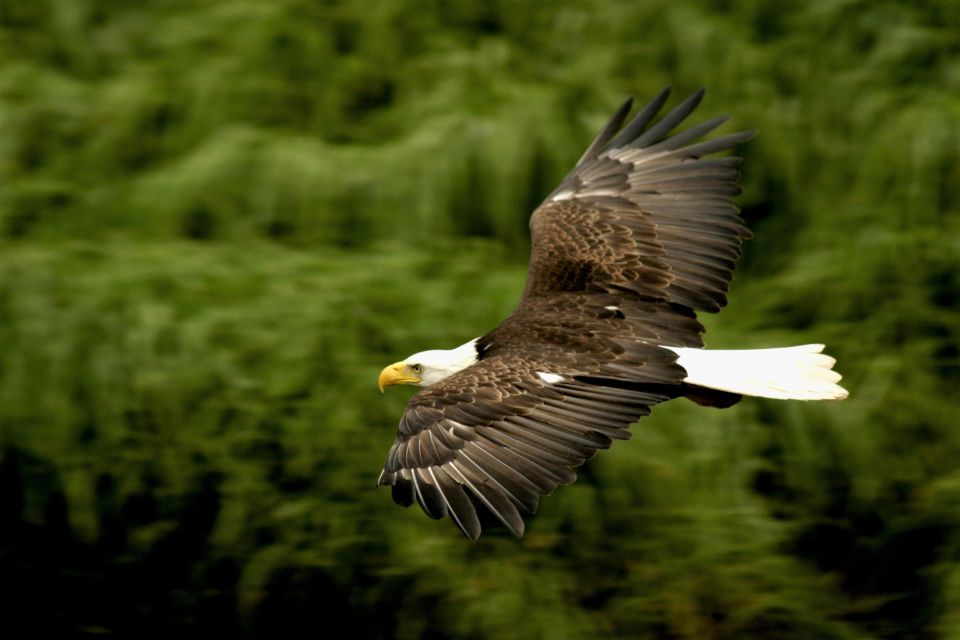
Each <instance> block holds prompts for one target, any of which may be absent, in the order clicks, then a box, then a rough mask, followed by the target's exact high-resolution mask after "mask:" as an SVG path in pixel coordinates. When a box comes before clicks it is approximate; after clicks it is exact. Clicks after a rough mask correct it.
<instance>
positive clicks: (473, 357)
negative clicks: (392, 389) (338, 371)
mask: <svg viewBox="0 0 960 640" xmlns="http://www.w3.org/2000/svg"><path fill="white" fill-rule="evenodd" d="M477 340H479V338H474V339H473V340H471V341H470V342H466V343H464V344H462V345H460V346H459V347H457V348H456V349H432V350H430V351H421V352H420V353H415V354H413V355H412V356H410V357H408V358H406V359H405V360H402V361H400V362H395V363H393V364H392V365H390V366H389V367H387V368H385V369H384V370H383V371H381V372H380V390H381V391H383V388H384V387H388V386H390V385H393V384H412V385H416V386H418V387H428V386H430V385H432V384H436V383H438V382H440V381H441V380H443V379H445V378H449V377H450V376H452V375H453V374H455V373H456V372H458V371H462V370H463V369H466V368H467V367H469V366H470V365H472V364H473V363H474V362H476V361H477V347H476V344H477Z"/></svg>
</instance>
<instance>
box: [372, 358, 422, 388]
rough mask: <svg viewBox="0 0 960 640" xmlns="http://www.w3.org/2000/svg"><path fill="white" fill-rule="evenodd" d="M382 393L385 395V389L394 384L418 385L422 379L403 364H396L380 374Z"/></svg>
mask: <svg viewBox="0 0 960 640" xmlns="http://www.w3.org/2000/svg"><path fill="white" fill-rule="evenodd" d="M378 382H379V383H380V392H381V393H383V388H384V387H389V386H390V385H392V384H417V383H418V382H420V378H419V377H418V376H417V374H415V373H414V372H413V370H412V369H410V367H409V366H407V364H406V363H403V362H394V363H393V364H392V365H390V366H389V367H386V368H384V370H383V371H381V372H380V379H379V381H378Z"/></svg>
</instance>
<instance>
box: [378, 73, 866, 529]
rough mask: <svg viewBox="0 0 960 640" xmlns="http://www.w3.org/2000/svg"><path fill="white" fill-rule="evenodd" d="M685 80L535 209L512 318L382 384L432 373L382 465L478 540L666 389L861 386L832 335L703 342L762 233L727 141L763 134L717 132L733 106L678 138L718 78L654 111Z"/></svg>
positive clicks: (406, 498) (416, 361) (716, 395)
mask: <svg viewBox="0 0 960 640" xmlns="http://www.w3.org/2000/svg"><path fill="white" fill-rule="evenodd" d="M668 94H669V89H664V90H663V91H661V92H660V94H658V95H657V96H656V97H655V98H654V99H653V100H652V101H651V102H650V103H649V104H648V105H647V106H645V107H644V108H643V109H641V110H640V111H639V112H638V113H637V115H636V116H634V118H633V119H632V120H631V121H630V122H629V123H628V124H626V126H622V125H623V123H624V120H625V119H626V116H627V114H628V113H629V111H630V106H631V101H630V100H628V101H627V102H626V103H625V104H624V105H623V106H622V107H621V108H620V109H619V110H618V111H617V112H616V114H614V116H613V118H611V120H610V121H609V122H608V124H607V125H606V127H604V129H603V130H602V131H601V132H600V134H599V135H598V136H597V138H596V139H595V140H594V141H593V143H591V145H590V146H589V147H588V148H587V150H586V152H584V154H583V156H582V157H581V158H580V160H579V161H578V163H577V164H576V166H575V167H574V169H573V170H572V171H571V172H570V174H569V175H568V176H567V177H566V178H565V179H564V180H563V181H562V182H561V183H560V185H559V186H558V187H557V189H555V190H554V192H553V193H552V194H550V195H549V196H548V197H547V199H546V200H545V201H544V203H543V204H542V205H540V207H538V208H537V210H536V211H535V212H534V213H533V215H532V216H531V219H530V229H531V237H532V247H531V256H530V267H529V271H528V274H527V281H526V285H525V287H524V290H523V294H522V296H521V298H520V301H519V303H518V304H517V307H516V309H515V310H514V311H513V313H512V314H511V315H510V316H508V317H507V318H506V319H504V321H503V322H502V323H501V324H500V325H499V326H498V327H497V328H495V329H493V330H492V331H490V332H489V333H487V334H486V335H484V336H481V337H479V338H475V339H473V340H470V341H469V342H466V343H464V344H463V345H461V346H460V347H457V348H455V349H450V350H439V349H438V350H431V351H425V352H421V353H418V354H414V355H412V356H410V357H408V358H406V359H405V360H403V361H401V362H398V363H395V364H393V365H390V366H389V367H387V368H385V369H384V370H383V372H382V373H381V374H380V387H381V390H382V389H383V387H385V386H388V385H392V384H411V385H416V386H419V387H421V388H422V390H421V391H420V392H419V393H417V394H416V395H415V396H413V397H412V398H411V400H410V402H409V404H408V405H407V408H406V410H405V412H404V414H403V416H402V417H401V419H400V425H399V429H398V433H397V437H396V440H395V442H394V444H393V446H392V447H391V449H390V452H389V454H388V456H387V461H386V463H385V465H384V469H383V472H382V473H381V475H380V480H379V484H380V485H384V486H390V487H392V491H393V498H394V500H395V501H396V502H397V503H399V504H401V505H403V506H409V505H411V504H413V503H414V502H416V503H418V504H419V505H420V507H421V508H422V509H423V510H424V512H426V514H427V515H428V516H430V517H433V518H442V517H444V516H449V517H450V518H451V519H452V520H453V521H454V522H455V523H456V524H457V526H458V527H459V528H460V529H461V531H463V533H464V534H465V535H466V536H467V537H468V538H470V539H476V538H477V537H478V536H479V535H480V533H481V530H482V527H483V524H485V523H487V522H499V523H501V524H503V525H504V526H506V527H507V528H508V529H509V530H510V531H511V532H513V533H514V534H515V535H517V536H520V535H522V534H523V531H524V526H525V525H524V520H523V515H522V514H524V513H528V514H532V513H534V512H535V511H536V509H537V506H538V504H539V499H540V497H541V496H544V495H547V494H549V493H551V492H553V491H554V490H555V489H556V487H557V486H558V485H561V484H569V483H571V482H573V481H574V480H575V479H576V475H575V473H574V471H573V469H574V468H576V467H577V466H579V465H581V464H583V463H584V462H585V461H586V460H588V459H590V458H592V457H593V456H594V455H595V454H596V452H597V451H598V450H599V449H605V448H608V447H609V446H610V445H611V443H612V441H613V440H626V439H628V438H629V437H630V431H629V427H630V425H631V424H633V423H634V422H636V421H637V420H638V419H639V418H641V417H643V416H646V415H648V414H649V413H650V411H651V408H652V407H653V406H655V405H656V404H658V403H660V402H664V401H666V400H670V399H672V398H677V397H687V398H689V399H691V400H693V401H695V402H697V403H698V404H703V405H707V406H714V407H727V406H730V405H732V404H735V403H736V402H737V401H738V400H739V399H740V398H741V396H742V395H753V396H760V397H768V398H778V399H804V400H818V399H841V398H844V397H846V395H847V392H846V391H845V390H844V389H843V388H842V387H840V386H838V385H837V384H836V383H837V382H838V381H839V380H840V375H839V374H837V373H836V372H834V371H832V367H833V364H834V360H833V358H831V357H829V356H827V355H825V354H823V353H821V351H822V349H823V345H802V346H798V347H786V348H774V349H750V350H732V351H730V350H728V351H719V350H718V351H714V350H707V349H704V348H703V347H704V344H703V340H702V337H701V334H702V333H703V326H702V325H701V324H700V322H699V321H698V320H697V316H696V313H697V312H698V311H704V312H716V311H718V310H719V309H720V308H721V307H723V306H724V305H725V304H726V294H727V290H728V288H729V284H730V280H731V279H732V277H733V269H734V267H735V264H736V260H737V258H738V257H739V255H740V246H741V242H742V240H743V239H744V238H747V237H749V235H750V232H749V230H748V229H747V228H746V227H745V226H744V224H743V220H742V219H741V218H740V216H739V212H738V210H737V208H736V207H735V206H734V204H733V202H732V198H733V197H734V196H736V195H737V194H738V193H739V192H740V189H739V186H738V184H737V180H738V177H739V174H738V172H737V169H736V166H737V164H738V163H739V158H735V157H730V156H725V157H712V156H713V154H715V153H717V152H721V151H725V150H728V149H731V148H733V147H735V146H736V145H738V144H740V143H742V142H744V141H746V140H748V139H749V138H751V137H752V136H753V132H750V131H746V132H739V133H733V134H728V135H725V136H720V137H716V138H713V139H710V140H705V141H704V140H701V138H702V137H703V136H704V135H706V134H708V133H709V132H711V131H712V130H713V129H715V128H717V127H718V126H720V125H721V124H722V123H723V122H724V121H725V120H726V118H725V117H719V118H713V119H711V120H707V121H706V122H703V123H701V124H698V125H695V126H693V127H690V128H689V129H686V130H685V131H682V132H680V133H677V134H674V135H670V132H671V131H672V130H673V129H674V128H675V127H676V126H677V125H678V124H679V123H680V122H681V121H683V120H684V119H685V118H686V117H687V116H688V115H689V114H690V113H691V112H692V111H693V110H694V109H695V108H696V106H697V105H698V104H699V102H700V101H701V99H702V96H703V91H702V90H701V91H698V92H696V93H695V94H693V95H692V96H690V97H689V98H688V99H687V100H685V101H684V102H682V103H681V104H680V105H678V106H677V107H676V108H674V109H673V110H672V111H670V112H669V113H667V115H665V116H664V117H663V118H662V119H660V120H659V121H657V122H655V123H654V122H653V120H654V118H655V116H656V114H657V113H658V112H659V111H660V109H661V107H662V106H663V105H664V103H665V102H666V100H667V97H668Z"/></svg>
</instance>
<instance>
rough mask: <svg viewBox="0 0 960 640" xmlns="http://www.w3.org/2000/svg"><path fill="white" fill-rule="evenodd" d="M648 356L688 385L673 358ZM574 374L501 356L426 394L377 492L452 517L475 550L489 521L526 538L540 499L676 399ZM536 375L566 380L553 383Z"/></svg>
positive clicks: (404, 424) (406, 423)
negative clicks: (654, 409) (387, 489)
mask: <svg viewBox="0 0 960 640" xmlns="http://www.w3.org/2000/svg"><path fill="white" fill-rule="evenodd" d="M650 351H651V352H652V351H654V348H650ZM656 351H665V350H662V349H656ZM667 353H669V352H667ZM647 355H650V356H652V357H653V359H652V360H651V362H652V361H655V360H656V359H657V358H658V357H659V358H660V359H661V360H663V362H662V365H663V367H665V368H668V369H669V368H675V369H676V370H677V371H679V373H676V372H675V373H674V375H675V376H680V377H682V375H683V373H682V371H683V370H682V369H680V368H679V367H676V365H673V364H672V362H670V361H669V358H666V357H664V356H662V355H659V354H655V353H650V354H647ZM638 357H639V356H638ZM576 369H577V367H576V366H572V365H569V364H568V365H558V363H557V362H556V361H552V362H549V363H546V362H540V363H538V362H537V361H535V360H530V359H526V358H523V357H520V356H515V355H513V356H511V355H500V356H493V357H490V358H485V359H483V360H481V361H480V362H478V363H476V364H474V365H472V366H470V367H468V368H467V369H464V370H463V371H461V372H459V373H457V374H455V375H453V376H451V377H449V378H447V379H446V380H444V381H442V382H440V383H438V384H436V385H434V386H431V387H428V388H427V389H425V390H424V391H422V392H420V393H419V394H417V395H416V396H414V397H413V398H412V399H411V401H410V404H409V405H408V406H407V410H406V411H405V412H404V414H403V418H402V419H401V421H400V432H399V434H398V435H397V439H396V441H395V442H394V444H393V446H392V447H391V449H390V453H389V454H388V456H387V461H386V464H385V465H384V469H383V473H381V475H380V480H379V484H380V485H382V486H387V485H392V486H393V498H394V500H395V501H396V502H397V503H399V504H401V505H403V506H409V505H411V504H413V502H417V503H419V504H420V506H421V507H422V508H423V510H424V512H426V513H427V515H429V516H430V517H432V518H442V517H443V516H445V515H449V516H450V517H451V518H452V519H453V521H454V522H456V524H457V526H459V527H460V529H461V530H462V531H463V533H464V534H465V535H466V536H467V537H469V538H470V539H471V540H476V539H477V537H478V536H479V535H480V531H481V514H483V513H484V512H487V513H489V514H492V515H493V516H494V517H495V518H497V519H498V520H499V521H500V522H502V523H503V524H504V525H505V526H506V527H507V528H508V529H510V531H512V532H513V533H514V534H515V535H517V536H520V535H522V534H523V530H524V522H523V518H522V517H521V512H525V513H533V512H535V511H536V509H537V505H538V502H539V499H540V496H543V495H546V494H549V493H551V492H552V491H553V490H554V489H555V488H556V487H557V485H560V484H570V483H571V482H573V481H574V480H575V479H576V475H575V474H574V472H573V471H572V468H573V467H576V466H578V465H580V464H582V463H583V462H584V461H585V460H588V459H590V458H592V457H593V455H594V454H595V453H596V451H597V450H598V449H606V448H608V447H609V446H610V442H611V440H612V439H627V438H629V437H630V432H629V431H627V427H628V426H629V425H630V424H631V423H632V422H635V421H636V420H637V419H638V418H640V417H641V416H645V415H647V414H649V413H650V407H651V406H652V405H654V404H656V403H658V402H661V401H663V400H667V399H669V398H670V397H671V395H670V394H669V393H668V392H667V390H666V389H664V388H662V387H660V386H658V385H648V386H644V385H640V384H635V383H627V382H624V381H617V380H616V379H615V378H592V377H590V376H578V375H576ZM538 371H539V372H541V373H548V374H551V375H554V376H561V377H562V380H560V379H558V378H553V377H551V376H547V378H548V379H549V380H552V381H554V382H547V381H546V380H544V378H543V376H541V375H538Z"/></svg>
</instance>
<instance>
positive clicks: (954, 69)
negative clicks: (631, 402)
mask: <svg viewBox="0 0 960 640" xmlns="http://www.w3.org/2000/svg"><path fill="white" fill-rule="evenodd" d="M957 24H960V9H958V7H957V5H956V3H955V2H952V1H950V0H942V1H940V2H936V1H928V2H922V3H911V4H907V3H897V2H875V3H869V4H865V3H855V2H842V1H832V0H831V1H827V0H822V1H815V2H808V3H797V4H794V5H789V6H787V5H785V4H784V3H779V2H773V1H772V0H753V1H750V2H739V3H733V2H727V1H723V0H713V1H707V0H686V1H682V2H676V1H673V2H667V1H666V0H656V1H653V2H644V3H626V2H618V1H616V0H609V1H607V2H603V3H596V2H586V1H585V0H582V1H578V0H568V1H564V2H556V3H549V4H548V3H533V2H516V3H515V2H481V1H479V0H476V1H474V0H463V1H460V2H456V3H443V2H431V1H426V2H421V1H418V2H414V1H409V0H404V1H387V0H379V1H374V2H315V1H312V0H311V1H307V0H280V1H276V2H269V3H268V2H255V1H253V0H244V1H240V2H211V1H209V0H192V1H191V0H184V1H182V2H179V3H170V2H165V1H160V0H151V1H145V2H139V3H128V2H118V1H113V2H92V1H90V0H75V1H74V2H37V1H35V0H8V1H6V2H3V3H0V238H2V239H0V354H2V356H0V583H2V585H3V586H2V588H0V603H2V604H0V610H3V611H4V613H5V617H6V620H7V621H8V624H9V625H11V626H16V625H17V624H20V623H27V622H29V623H31V624H33V625H36V624H40V625H41V626H44V625H45V626H47V627H49V628H50V629H53V630H57V631H62V632H72V633H75V632H114V633H120V634H126V635H133V634H135V633H138V632H142V631H143V630H145V629H152V630H155V631H154V633H157V634H159V635H172V634H173V633H177V632H182V631H184V630H187V629H190V630H191V631H193V632H195V633H203V632H205V631H208V632H210V633H217V635H246V636H252V637H259V636H271V637H275V635H276V632H277V629H278V628H283V629H289V630H291V631H299V632H302V633H304V634H307V633H310V634H317V633H319V630H320V629H323V628H327V627H329V625H330V621H331V620H334V619H335V620H338V621H341V622H344V623H347V624H350V625H352V626H353V627H354V628H355V630H356V634H357V635H358V636H371V637H402V638H420V637H455V636H462V637H471V638H509V637H550V638H563V637H569V638H584V637H630V638H636V637H641V638H697V639H702V638H716V639H721V638H761V637H763V638H767V637H769V638H798V639H806V638H868V637H877V638H904V637H921V638H932V637H944V638H954V637H958V635H957V629H958V628H960V587H958V585H960V562H958V551H960V547H958V540H960V537H958V536H960V472H958V471H957V460H960V435H958V433H957V431H956V428H955V423H956V419H957V415H960V404H958V402H957V399H956V397H955V395H954V393H953V392H954V390H955V389H957V387H958V385H960V275H958V274H960V215H958V214H960V190H958V189H957V185H958V184H960V127H958V123H960V98H958V96H960V54H958V53H957V52H958V51H960V32H958V31H957V29H956V26H955V25H957ZM668 82H672V83H673V85H674V86H675V88H676V91H677V92H678V93H680V94H686V93H687V92H689V91H692V90H693V89H695V88H696V87H698V86H700V85H705V86H706V87H707V89H708V93H707V98H706V102H705V105H704V106H703V107H702V108H701V111H702V114H703V116H702V117H704V118H705V117H707V116H708V115H713V114H716V113H723V112H727V113H730V114H732V115H733V118H732V122H731V124H729V125H727V126H726V128H725V129H724V130H725V131H733V130H736V129H741V128H752V127H756V128H758V129H759V132H760V135H759V136H758V138H757V139H755V140H754V141H752V142H750V143H749V144H747V145H746V146H745V147H744V149H743V150H742V153H743V155H744V158H745V163H744V172H745V173H744V180H743V183H744V195H743V197H742V198H741V203H742V205H743V213H744V216H745V218H746V219H747V220H748V222H749V223H750V225H751V227H752V228H753V229H754V231H755V239H754V241H752V242H750V243H748V244H747V246H746V248H745V251H746V252H745V255H744V257H743V260H742V262H741V268H740V270H739V271H738V276H737V280H736V282H735V284H734V287H733V292H732V298H731V305H730V308H729V309H728V310H726V311H725V312H724V313H723V314H721V315H720V316H718V317H710V318H706V322H707V324H708V326H709V329H710V332H709V334H708V342H709V344H710V345H711V346H714V347H750V346H757V347H759V346H769V345H778V344H791V343H797V344H799V343H803V342H810V341H822V342H826V343H827V344H828V345H829V350H830V352H831V353H832V354H833V355H835V356H837V357H838V359H839V363H840V364H839V367H838V368H839V369H840V370H841V371H842V372H843V373H844V374H845V376H846V378H845V380H846V384H847V386H848V388H849V389H850V390H851V394H852V395H851V398H850V399H849V400H848V401H846V402H844V403H840V404H812V405H808V404H801V403H777V402H773V401H762V400H752V399H751V400H747V401H744V402H742V403H741V404H739V405H737V406H736V407H734V408H732V409H728V410H725V411H710V410H706V409H703V408H700V407H695V406H693V405H692V404H689V403H683V402H675V403H669V404H667V405H665V406H662V407H658V408H657V410H656V411H655V414H654V415H653V416H652V417H650V418H647V419H645V420H644V421H642V422H641V423H640V424H638V425H637V426H636V427H635V428H634V433H635V435H634V438H633V441H632V442H630V443H626V444H620V445H618V446H616V447H614V449H613V450H611V451H610V452H605V453H604V454H602V455H600V456H598V458H597V459H596V460H595V461H593V462H591V463H589V464H588V465H586V466H585V467H583V468H582V469H581V470H580V476H581V477H580V480H579V481H578V482H577V483H576V484H575V485H573V486H571V487H567V488H564V489H563V490H561V491H558V492H557V494H556V495H554V496H551V497H549V498H546V499H545V500H544V501H543V504H542V507H541V511H540V513H539V514H538V515H537V516H536V517H535V518H534V519H533V520H532V522H531V524H530V526H529V530H528V533H527V535H526V536H525V537H524V538H523V539H522V540H519V541H518V540H514V539H512V538H510V537H509V536H506V535H504V534H502V533H498V532H491V533H490V534H488V535H485V537H484V538H482V539H481V541H480V542H478V543H477V544H473V545H471V544H469V543H467V542H466V541H465V540H464V539H462V537H460V535H459V534H458V533H457V532H456V530H455V529H454V527H453V526H452V525H451V524H449V523H437V522H433V521H430V520H428V519H427V518H425V517H424V516H423V514H421V513H419V512H416V511H414V510H409V511H403V510H401V509H399V508H397V507H395V506H393V504H392V502H391V501H390V499H389V494H388V492H386V491H384V490H382V489H377V488H376V487H375V486H374V482H375V479H376V476H377V474H378V472H379V468H380V465H381V463H382V461H383V458H384V456H385V454H386V450H387V447H388V446H389V444H390V442H391V441H392V438H393V428H394V425H395V424H396V420H397V418H398V416H399V414H400V412H401V410H402V407H403V404H404V401H405V395H404V394H403V393H402V392H397V393H389V394H387V395H386V396H380V395H379V394H378V393H376V389H375V378H376V375H377V373H378V371H379V370H380V368H381V367H382V366H383V365H385V364H388V363H389V362H392V361H394V360H396V359H399V358H401V357H404V356H405V355H407V354H409V353H413V352H416V351H419V350H421V349H425V348H431V347H444V346H454V345H456V344H459V343H461V342H463V341H465V340H467V339H469V338H470V337H473V336H476V335H480V334H482V333H484V332H485V331H487V330H489V329H490V328H492V327H494V326H495V325H496V323H497V322H498V321H499V319H501V318H502V317H503V316H504V315H505V314H507V313H508V312H509V311H510V309H511V307H512V305H513V304H514V302H515V300H516V297H517V296H518V294H519V291H520V289H521V287H522V283H523V276H524V273H525V268H526V267H525V259H526V253H525V247H526V244H527V232H526V220H527V216H528V215H529V212H530V211H531V210H532V209H533V207H535V206H536V204H537V203H538V202H539V200H540V199H541V198H542V197H543V196H544V195H545V194H546V193H548V192H549V191H550V190H551V189H552V188H553V186H554V185H555V184H556V183H557V182H558V181H559V180H560V179H561V178H562V176H563V175H564V173H565V172H566V171H567V170H568V169H569V167H570V166H571V165H572V164H573V162H574V161H575V160H576V158H577V157H578V155H579V153H580V152H582V150H583V148H584V147H585V145H586V144H587V143H588V141H589V140H590V138H591V137H592V136H593V135H594V134H595V133H596V130H597V129H598V128H599V126H601V124H602V123H603V121H604V119H605V118H606V117H608V116H609V114H610V112H611V111H612V110H613V109H614V108H615V106H616V105H617V104H618V103H619V102H620V101H621V100H622V99H623V97H624V96H625V95H628V94H635V95H637V96H638V97H639V98H640V99H644V98H646V97H648V96H649V95H651V94H652V93H653V92H654V91H656V90H658V89H659V88H660V87H661V86H663V85H664V84H667V83H668ZM391 391H392V390H391ZM37 603H40V604H37ZM41 612H42V613H41ZM37 616H42V617H40V618H38V617H37Z"/></svg>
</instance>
